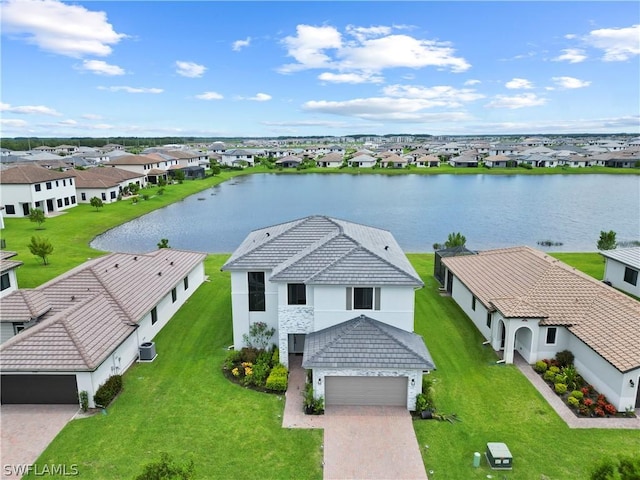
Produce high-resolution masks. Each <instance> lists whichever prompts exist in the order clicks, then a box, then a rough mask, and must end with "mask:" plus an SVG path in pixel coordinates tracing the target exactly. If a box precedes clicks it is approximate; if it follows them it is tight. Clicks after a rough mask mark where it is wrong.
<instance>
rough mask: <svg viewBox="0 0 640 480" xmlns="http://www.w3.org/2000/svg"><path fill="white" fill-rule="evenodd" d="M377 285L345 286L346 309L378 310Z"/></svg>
mask: <svg viewBox="0 0 640 480" xmlns="http://www.w3.org/2000/svg"><path fill="white" fill-rule="evenodd" d="M380 297H381V290H380V288H379V287H347V310H380Z"/></svg>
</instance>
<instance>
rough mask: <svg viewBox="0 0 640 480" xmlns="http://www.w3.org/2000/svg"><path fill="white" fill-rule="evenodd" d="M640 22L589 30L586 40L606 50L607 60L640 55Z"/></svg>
mask: <svg viewBox="0 0 640 480" xmlns="http://www.w3.org/2000/svg"><path fill="white" fill-rule="evenodd" d="M638 38H640V24H638V25H633V26H631V27H625V28H601V29H599V30H593V31H591V32H589V35H587V36H586V37H585V39H584V40H585V41H586V42H587V43H588V44H589V45H591V46H593V47H595V48H599V49H601V50H604V56H603V57H602V59H603V60H604V61H605V62H621V61H625V60H628V59H629V58H631V57H633V56H635V55H640V42H638Z"/></svg>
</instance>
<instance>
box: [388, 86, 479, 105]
mask: <svg viewBox="0 0 640 480" xmlns="http://www.w3.org/2000/svg"><path fill="white" fill-rule="evenodd" d="M382 91H383V93H384V94H385V95H387V96H389V97H395V98H405V99H414V100H422V101H423V103H422V104H421V105H422V108H427V107H431V106H442V107H460V106H461V105H462V104H463V103H468V102H473V101H475V100H479V99H481V98H484V97H485V96H484V95H482V94H480V93H477V92H476V91H475V90H473V89H471V88H463V89H456V88H453V87H450V86H447V85H438V86H435V87H422V86H413V85H389V86H387V87H385V88H384V89H383V90H382Z"/></svg>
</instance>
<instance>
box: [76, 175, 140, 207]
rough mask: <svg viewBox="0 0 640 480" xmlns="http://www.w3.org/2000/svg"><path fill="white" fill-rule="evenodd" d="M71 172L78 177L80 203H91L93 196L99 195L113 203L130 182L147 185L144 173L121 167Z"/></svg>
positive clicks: (105, 200)
mask: <svg viewBox="0 0 640 480" xmlns="http://www.w3.org/2000/svg"><path fill="white" fill-rule="evenodd" d="M70 173H71V174H72V175H74V176H75V178H76V190H77V192H78V203H89V202H90V201H91V199H92V198H93V197H98V198H99V199H101V200H102V201H103V202H104V203H112V202H115V201H117V200H118V195H120V194H122V191H123V189H124V188H125V187H126V186H128V185H129V184H131V183H133V184H136V185H138V186H140V187H144V186H145V185H146V177H145V176H144V175H141V174H139V173H134V172H131V171H129V170H123V169H121V168H104V167H96V168H91V169H88V170H73V171H71V172H70Z"/></svg>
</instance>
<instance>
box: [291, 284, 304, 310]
mask: <svg viewBox="0 0 640 480" xmlns="http://www.w3.org/2000/svg"><path fill="white" fill-rule="evenodd" d="M287 293H288V296H287V297H288V303H289V305H306V304H307V286H306V285H305V284H304V283H289V284H288V285H287Z"/></svg>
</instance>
